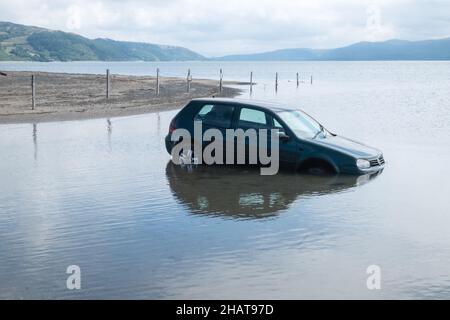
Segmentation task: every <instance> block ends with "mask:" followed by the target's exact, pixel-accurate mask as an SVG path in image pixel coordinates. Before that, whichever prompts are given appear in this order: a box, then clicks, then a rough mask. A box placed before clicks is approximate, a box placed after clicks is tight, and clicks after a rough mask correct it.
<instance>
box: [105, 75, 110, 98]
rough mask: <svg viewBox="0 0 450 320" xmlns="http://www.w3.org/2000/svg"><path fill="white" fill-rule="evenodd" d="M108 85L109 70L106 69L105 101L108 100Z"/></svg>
mask: <svg viewBox="0 0 450 320" xmlns="http://www.w3.org/2000/svg"><path fill="white" fill-rule="evenodd" d="M109 92H110V83H109V69H106V99H109Z"/></svg>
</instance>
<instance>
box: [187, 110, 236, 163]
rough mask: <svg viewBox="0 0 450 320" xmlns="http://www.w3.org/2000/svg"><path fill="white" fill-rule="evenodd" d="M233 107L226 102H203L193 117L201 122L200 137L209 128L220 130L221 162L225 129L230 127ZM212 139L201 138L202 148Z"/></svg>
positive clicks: (224, 145) (224, 143) (224, 144)
mask: <svg viewBox="0 0 450 320" xmlns="http://www.w3.org/2000/svg"><path fill="white" fill-rule="evenodd" d="M234 110H235V107H234V106H233V105H227V104H211V103H208V104H205V105H203V106H202V107H201V108H200V111H199V112H198V113H197V114H196V116H195V117H194V121H201V122H202V137H203V135H204V134H205V132H206V131H207V130H209V129H217V130H219V131H220V132H221V134H222V137H220V139H222V144H223V147H224V150H223V155H224V157H223V163H225V152H226V149H225V148H226V130H227V129H230V128H232V123H233V122H232V121H233V116H234ZM211 142H212V141H204V139H202V147H203V150H204V149H205V147H206V146H207V145H209V144H210V143H211Z"/></svg>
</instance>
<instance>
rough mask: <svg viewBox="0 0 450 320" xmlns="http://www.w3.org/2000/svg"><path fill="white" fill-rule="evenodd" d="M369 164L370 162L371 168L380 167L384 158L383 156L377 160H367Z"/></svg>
mask: <svg viewBox="0 0 450 320" xmlns="http://www.w3.org/2000/svg"><path fill="white" fill-rule="evenodd" d="M369 162H370V166H371V167H377V166H381V165H383V164H384V158H383V156H380V157H379V158H377V159H372V160H369Z"/></svg>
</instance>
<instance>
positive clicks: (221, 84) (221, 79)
mask: <svg viewBox="0 0 450 320" xmlns="http://www.w3.org/2000/svg"><path fill="white" fill-rule="evenodd" d="M222 88H223V72H222V69H220V76H219V92H222Z"/></svg>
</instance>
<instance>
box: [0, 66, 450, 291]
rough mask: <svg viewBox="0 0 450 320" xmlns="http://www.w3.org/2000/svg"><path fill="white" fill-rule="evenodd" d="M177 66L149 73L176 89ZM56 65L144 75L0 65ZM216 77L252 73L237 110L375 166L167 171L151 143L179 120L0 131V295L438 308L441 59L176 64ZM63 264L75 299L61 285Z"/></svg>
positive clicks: (444, 274)
mask: <svg viewBox="0 0 450 320" xmlns="http://www.w3.org/2000/svg"><path fill="white" fill-rule="evenodd" d="M188 65H190V63H165V64H164V63H163V64H161V66H160V67H161V69H162V70H171V71H170V75H175V76H178V75H180V76H181V75H183V74H184V72H185V69H186V68H187V66H188ZM55 66H57V67H58V68H59V69H56V70H55V71H67V72H74V71H76V70H78V71H79V72H88V71H89V70H90V71H91V72H94V73H95V72H96V70H103V69H104V68H105V67H109V68H111V69H112V70H115V69H116V70H119V69H120V71H121V73H129V74H138V72H135V71H134V70H141V71H140V72H142V73H145V72H147V71H148V73H151V70H153V69H154V67H155V66H156V64H144V63H109V64H108V63H68V64H58V63H55V64H27V63H10V64H5V63H0V69H3V70H6V69H16V70H17V69H24V70H25V69H31V68H35V69H40V70H44V69H45V68H48V69H52V70H54V69H55ZM86 66H87V67H86ZM138 66H141V67H140V68H139V67H138ZM142 66H146V68H148V69H145V68H143V67H142ZM219 67H222V68H223V69H224V73H225V75H226V76H228V77H229V79H230V80H246V78H247V75H248V73H249V71H250V70H253V71H254V74H255V81H257V82H258V85H257V86H255V87H254V90H253V93H252V95H250V93H249V92H248V90H246V91H245V92H244V93H243V97H244V98H253V99H262V100H277V101H282V102H286V103H288V104H290V105H293V106H300V107H301V108H303V109H304V110H305V111H307V112H308V113H310V114H312V115H313V116H314V117H316V118H317V119H319V120H320V121H321V122H323V124H324V125H325V126H326V127H327V128H328V129H330V130H331V131H333V132H336V133H338V134H342V135H344V136H348V137H351V138H354V139H357V140H361V141H363V142H366V143H367V144H369V145H373V146H375V147H377V148H380V149H381V150H383V152H384V155H385V159H386V160H387V167H386V169H385V170H384V172H383V173H381V174H379V175H377V176H372V177H369V176H362V177H353V176H337V177H327V178H315V177H308V176H302V175H297V174H291V173H286V172H282V173H280V174H279V175H278V176H276V177H261V176H259V174H258V172H257V171H253V170H250V169H230V168H220V167H219V168H217V167H206V168H204V167H197V168H195V167H194V168H180V167H174V166H173V165H171V163H170V158H169V155H167V153H166V151H165V148H164V141H163V138H164V136H165V134H166V133H167V130H168V124H169V122H170V120H171V118H172V117H173V115H174V114H175V113H176V111H171V112H163V113H158V114H156V113H155V114H148V115H141V116H133V117H124V118H113V119H110V120H109V121H108V120H107V119H96V120H88V121H72V122H55V123H38V124H34V125H33V124H13V125H1V126H0V151H1V152H0V289H1V290H0V298H369V299H378V298H424V297H425V298H449V297H450V272H449V267H448V266H449V265H450V232H449V231H450V216H449V215H450V203H449V200H448V194H450V182H449V179H448V178H449V177H450V169H449V167H448V166H447V165H446V164H447V163H448V162H449V161H450V151H449V150H450V149H449V145H450V138H449V134H450V90H448V88H449V85H450V63H448V62H370V63H368V62H313V63H250V64H242V63H192V65H191V68H192V69H193V70H194V72H196V73H197V74H199V75H201V77H204V78H214V77H215V73H216V71H217V70H218V68H219ZM64 68H65V69H64ZM83 68H86V69H87V71H86V70H85V69H83ZM121 68H122V69H121ZM276 71H278V72H279V73H280V87H279V90H278V92H277V93H276V92H275V91H274V85H273V78H274V72H276ZM297 71H299V72H301V73H302V78H301V79H302V81H303V82H302V83H301V84H300V86H299V88H296V84H295V72H297ZM97 72H101V71H97ZM167 73H169V72H168V71H167ZM194 74H195V73H194ZM310 74H313V75H314V83H313V85H310V84H309V82H308V80H309V75H310ZM0 90H1V88H0ZM73 264H75V265H79V266H80V268H81V272H82V289H81V290H79V291H70V290H67V289H66V278H67V276H68V275H67V274H66V273H65V271H66V268H67V266H69V265H73ZM369 265H379V266H380V267H381V271H382V289H381V290H374V291H371V290H368V289H367V287H366V279H367V277H368V275H367V274H366V269H367V267H368V266H369Z"/></svg>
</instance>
